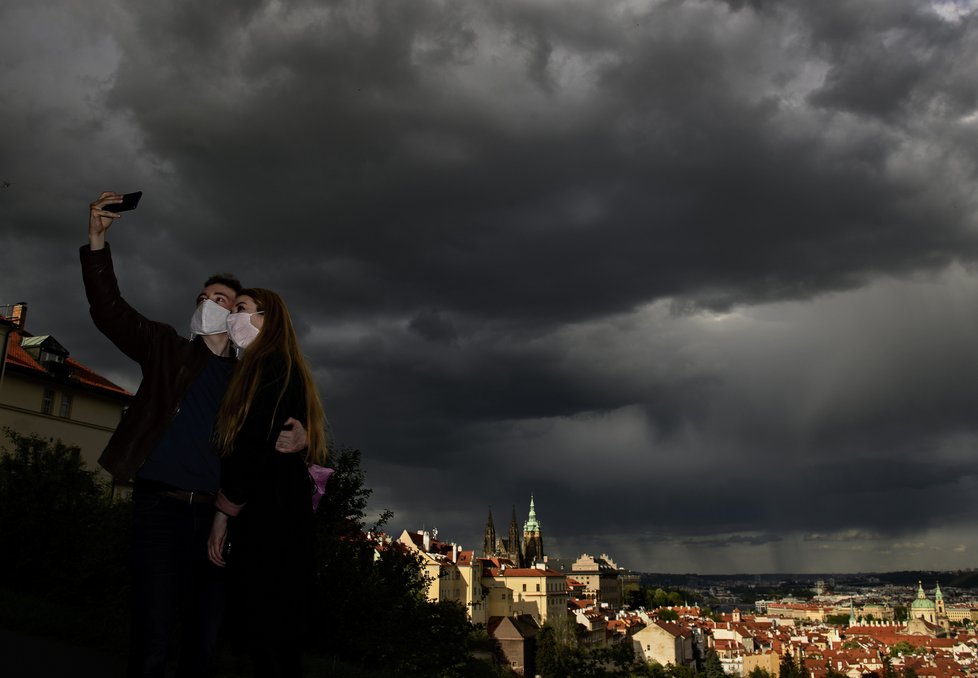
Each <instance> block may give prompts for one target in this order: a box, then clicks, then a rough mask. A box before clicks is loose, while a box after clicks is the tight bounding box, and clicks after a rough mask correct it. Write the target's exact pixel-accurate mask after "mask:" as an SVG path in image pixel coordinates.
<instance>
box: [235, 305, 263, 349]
mask: <svg viewBox="0 0 978 678" xmlns="http://www.w3.org/2000/svg"><path fill="white" fill-rule="evenodd" d="M258 313H262V311H258ZM258 313H232V314H230V315H229V316H228V317H227V322H226V327H227V333H228V337H230V338H231V343H232V344H234V347H235V348H236V349H238V352H239V353H240V352H241V351H243V350H244V349H245V348H247V346H248V344H250V343H251V342H253V341H254V340H255V337H257V336H258V328H257V327H255V326H254V325H252V324H251V316H253V315H258Z"/></svg>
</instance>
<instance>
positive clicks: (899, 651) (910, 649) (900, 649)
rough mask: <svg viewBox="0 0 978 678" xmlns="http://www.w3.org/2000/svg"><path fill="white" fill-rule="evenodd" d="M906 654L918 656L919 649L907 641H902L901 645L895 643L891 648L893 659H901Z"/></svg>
mask: <svg viewBox="0 0 978 678" xmlns="http://www.w3.org/2000/svg"><path fill="white" fill-rule="evenodd" d="M904 654H917V648H916V647H914V646H913V645H911V644H910V643H908V642H907V641H905V640H901V641H900V642H899V643H894V644H893V645H891V646H890V656H891V657H899V656H900V655H904Z"/></svg>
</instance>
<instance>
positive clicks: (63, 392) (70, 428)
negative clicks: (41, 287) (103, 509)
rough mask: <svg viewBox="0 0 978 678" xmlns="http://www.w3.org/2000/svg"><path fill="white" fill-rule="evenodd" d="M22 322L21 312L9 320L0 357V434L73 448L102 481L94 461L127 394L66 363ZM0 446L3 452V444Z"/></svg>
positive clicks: (54, 345) (59, 350)
mask: <svg viewBox="0 0 978 678" xmlns="http://www.w3.org/2000/svg"><path fill="white" fill-rule="evenodd" d="M25 316H26V309H24V313H23V315H19V316H18V317H15V318H13V319H11V321H12V323H13V325H14V327H13V328H12V329H11V331H10V333H9V336H8V337H7V342H6V350H5V352H3V353H4V355H3V356H2V357H0V365H2V367H3V369H2V373H0V428H3V427H10V428H11V429H13V430H14V431H16V432H17V433H20V434H21V435H31V434H35V435H38V436H40V437H42V438H46V439H50V440H58V439H60V440H61V441H62V442H64V443H65V444H66V445H74V446H77V447H79V448H80V449H81V456H82V460H83V461H84V462H85V465H86V466H87V467H88V469H89V470H98V471H99V472H100V473H101V474H102V477H103V478H105V479H106V480H108V479H109V475H108V473H106V472H105V471H104V470H102V469H101V467H100V466H99V465H98V458H99V456H100V455H101V454H102V450H103V449H105V445H106V443H108V441H109V438H110V437H111V435H112V432H113V431H114V430H115V428H116V426H117V425H118V424H119V420H120V419H121V418H122V414H123V413H124V412H125V408H126V407H127V406H128V404H129V401H130V400H131V399H132V394H130V393H129V392H128V391H126V390H125V389H124V388H121V387H119V386H117V385H115V384H113V383H112V382H111V381H109V380H108V379H106V378H104V377H102V376H100V375H98V374H96V373H95V372H93V371H92V370H90V369H89V368H87V367H85V366H84V365H83V364H81V363H80V362H78V361H77V360H75V359H74V358H72V357H71V356H70V355H69V352H68V349H66V348H65V347H64V346H62V345H61V344H60V343H59V342H58V341H57V339H55V338H54V337H52V336H32V335H31V334H30V333H28V332H26V331H25V330H24V329H23V327H22V319H23V317H25ZM9 324H10V323H7V326H8V327H9ZM2 336H3V335H2V334H0V338H2ZM2 347H3V344H2V341H0V348H2ZM0 444H2V445H3V446H4V447H7V448H8V449H9V441H7V440H6V439H5V438H4V439H0Z"/></svg>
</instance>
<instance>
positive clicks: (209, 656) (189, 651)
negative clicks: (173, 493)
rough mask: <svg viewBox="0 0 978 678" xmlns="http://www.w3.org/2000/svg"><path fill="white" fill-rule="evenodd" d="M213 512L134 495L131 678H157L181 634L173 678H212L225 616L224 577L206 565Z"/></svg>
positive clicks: (161, 496)
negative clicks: (173, 641) (177, 633)
mask: <svg viewBox="0 0 978 678" xmlns="http://www.w3.org/2000/svg"><path fill="white" fill-rule="evenodd" d="M213 517H214V507H213V505H211V504H210V503H198V504H190V503H183V502H181V501H179V500H177V499H174V498H172V497H169V496H167V495H165V494H162V493H158V492H141V491H140V489H139V487H138V483H137V487H136V490H135V492H134V493H133V516H132V554H131V556H132V561H131V563H132V571H133V601H132V602H133V613H132V641H131V645H130V650H129V676H130V677H132V678H135V677H137V676H138V677H139V678H162V677H163V676H164V672H165V670H166V664H167V651H168V649H169V645H170V638H171V636H172V635H173V631H174V629H176V628H180V629H181V630H182V638H181V641H180V660H179V664H178V669H177V675H178V676H193V677H195V678H196V677H199V676H207V675H210V672H211V665H212V660H213V654H214V647H215V646H216V644H217V636H218V632H219V631H220V627H221V620H222V616H223V611H224V598H225V581H224V579H225V577H224V572H223V570H221V569H220V568H218V567H215V566H214V565H213V564H211V562H210V561H209V560H208V559H207V537H208V535H209V534H210V529H211V521H212V520H213Z"/></svg>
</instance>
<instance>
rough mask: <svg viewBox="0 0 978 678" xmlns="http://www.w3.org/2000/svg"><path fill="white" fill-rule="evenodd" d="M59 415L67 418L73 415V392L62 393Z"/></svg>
mask: <svg viewBox="0 0 978 678" xmlns="http://www.w3.org/2000/svg"><path fill="white" fill-rule="evenodd" d="M58 416H59V417H64V418H65V419H67V418H68V417H70V416H71V394H70V393H62V394H61V411H60V412H58Z"/></svg>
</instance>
